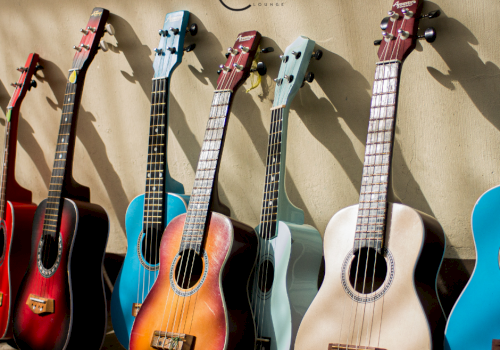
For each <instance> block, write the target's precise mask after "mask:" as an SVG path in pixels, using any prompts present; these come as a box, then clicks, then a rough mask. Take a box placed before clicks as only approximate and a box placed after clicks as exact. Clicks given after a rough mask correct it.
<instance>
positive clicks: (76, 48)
mask: <svg viewBox="0 0 500 350" xmlns="http://www.w3.org/2000/svg"><path fill="white" fill-rule="evenodd" d="M73 48H74V49H75V50H76V51H78V52H80V51H82V48H81V47H79V46H76V45H73Z"/></svg>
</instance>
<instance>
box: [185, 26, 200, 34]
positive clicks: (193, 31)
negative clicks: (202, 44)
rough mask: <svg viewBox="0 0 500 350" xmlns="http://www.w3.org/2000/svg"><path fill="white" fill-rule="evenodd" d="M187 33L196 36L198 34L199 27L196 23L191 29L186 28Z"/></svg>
mask: <svg viewBox="0 0 500 350" xmlns="http://www.w3.org/2000/svg"><path fill="white" fill-rule="evenodd" d="M186 33H189V34H191V35H192V36H195V35H196V34H198V25H197V24H196V23H193V24H191V26H190V27H189V28H186Z"/></svg>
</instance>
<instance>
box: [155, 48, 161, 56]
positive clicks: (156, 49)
mask: <svg viewBox="0 0 500 350" xmlns="http://www.w3.org/2000/svg"><path fill="white" fill-rule="evenodd" d="M154 52H156V54H157V55H161V54H162V52H163V50H162V49H160V48H158V47H157V48H155V49H154Z"/></svg>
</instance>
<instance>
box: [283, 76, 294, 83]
mask: <svg viewBox="0 0 500 350" xmlns="http://www.w3.org/2000/svg"><path fill="white" fill-rule="evenodd" d="M284 78H285V79H286V80H287V81H288V82H289V83H291V82H292V81H293V75H285V76H284Z"/></svg>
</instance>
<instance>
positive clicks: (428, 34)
mask: <svg viewBox="0 0 500 350" xmlns="http://www.w3.org/2000/svg"><path fill="white" fill-rule="evenodd" d="M417 38H418V39H425V41H427V42H428V43H432V42H434V40H436V30H435V29H434V28H433V27H429V28H427V29H426V30H425V32H424V35H419V36H418V37H417Z"/></svg>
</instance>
